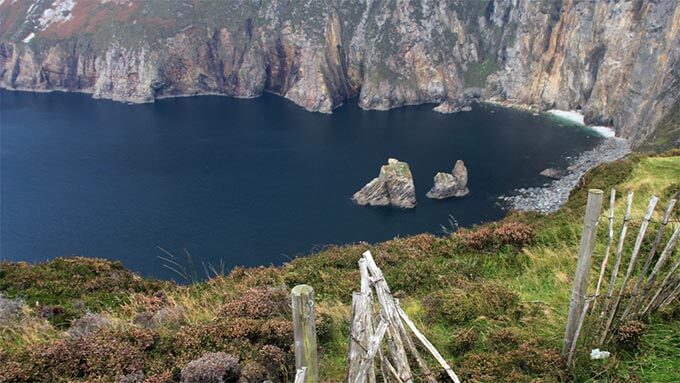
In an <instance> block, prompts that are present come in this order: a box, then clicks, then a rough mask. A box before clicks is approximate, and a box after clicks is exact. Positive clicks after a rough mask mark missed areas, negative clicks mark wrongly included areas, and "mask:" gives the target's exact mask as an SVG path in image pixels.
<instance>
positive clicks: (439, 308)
mask: <svg viewBox="0 0 680 383" xmlns="http://www.w3.org/2000/svg"><path fill="white" fill-rule="evenodd" d="M612 187H614V188H616V189H617V190H618V191H619V192H620V195H623V193H624V192H625V191H626V190H633V191H634V192H635V193H636V196H635V204H634V209H633V226H635V225H636V220H637V221H639V218H640V216H641V215H642V210H643V209H644V206H645V205H646V201H647V200H648V199H649V197H650V196H651V195H652V194H653V193H657V195H658V196H659V197H661V204H660V205H664V206H662V207H660V208H658V209H657V214H660V211H661V210H662V208H665V204H666V203H667V202H668V199H669V197H670V196H671V195H672V194H673V193H675V192H676V191H678V188H679V187H680V152H677V151H676V152H672V153H666V154H665V155H658V156H647V155H637V154H636V155H632V156H629V157H628V158H626V159H624V160H621V161H618V162H616V163H612V164H608V165H604V166H600V167H598V168H596V169H594V170H592V171H591V172H589V173H588V174H587V175H586V176H585V177H584V179H583V180H582V182H581V184H580V185H579V187H578V188H577V189H575V190H574V191H573V192H572V195H571V197H570V199H569V201H568V203H567V204H566V205H565V206H564V207H563V208H562V209H561V210H560V211H558V212H557V213H554V214H551V215H547V216H546V215H539V214H534V213H521V214H520V213H512V214H510V215H509V216H508V217H506V218H505V219H503V220H502V221H501V222H496V223H490V224H487V225H484V226H481V227H477V228H473V229H464V230H460V231H458V232H456V233H455V234H451V235H444V236H433V235H429V234H422V235H416V236H412V237H407V238H395V239H394V240H391V241H387V242H383V243H378V244H354V245H347V246H340V247H329V248H326V249H323V250H321V251H319V252H317V253H316V254H313V255H310V256H308V257H303V258H298V259H296V260H294V261H292V262H290V263H288V264H286V265H284V266H281V267H260V268H251V269H241V268H239V269H235V270H233V271H232V272H231V273H230V274H228V275H226V276H215V277H213V278H211V279H209V280H207V281H201V282H196V283H192V284H189V285H177V284H174V283H170V282H159V281H153V280H148V279H143V278H140V277H138V276H136V275H134V274H133V273H131V272H129V271H127V270H126V269H124V268H123V267H122V266H121V265H120V264H118V263H111V262H108V261H105V260H97V259H84V258H69V259H56V260H53V261H50V262H46V263H41V264H37V265H29V264H25V263H2V264H0V291H1V292H2V293H3V294H4V296H5V298H4V299H5V300H7V299H8V298H10V299H13V298H22V299H23V300H24V302H25V303H24V306H23V308H22V309H21V310H20V312H19V313H17V315H15V316H14V317H13V318H14V319H11V318H10V320H5V321H4V322H3V321H0V350H1V351H0V365H2V366H3V368H1V369H0V381H2V382H29V381H31V382H33V381H50V382H51V381H73V382H85V381H87V382H91V381H97V382H114V381H119V379H121V377H123V376H128V377H130V376H132V375H130V374H134V373H140V372H141V373H143V374H144V379H146V380H144V381H146V382H165V381H168V382H170V381H177V380H178V379H179V374H180V369H181V368H182V367H183V366H184V365H186V363H187V362H188V361H190V360H192V359H195V358H197V357H199V356H200V355H202V354H203V353H205V352H208V351H225V352H228V353H232V354H235V355H237V356H238V357H239V358H240V359H241V360H242V364H243V365H244V366H246V367H244V368H246V370H247V371H248V374H251V375H249V376H253V377H254V378H252V379H257V378H256V377H257V376H263V375H262V374H266V375H268V376H269V377H270V378H272V379H273V380H274V381H287V380H290V377H291V376H292V372H293V369H294V359H293V355H292V353H291V349H290V344H291V343H292V326H291V323H290V313H289V308H288V304H287V302H288V301H287V297H286V292H287V291H288V290H289V289H290V288H292V287H293V286H294V285H296V284H300V283H305V284H309V285H312V286H313V287H314V288H315V290H316V297H317V301H318V305H317V307H318V323H317V327H318V331H319V339H320V347H321V354H320V358H321V371H322V378H323V380H324V381H328V382H339V381H342V380H343V377H344V372H345V355H346V347H347V339H348V328H349V324H348V317H349V314H350V309H349V302H350V299H351V294H352V291H356V290H357V289H358V288H359V272H358V268H357V261H358V260H359V258H360V256H361V253H362V252H363V251H365V250H367V249H368V250H371V251H372V253H373V254H374V257H375V259H376V262H377V263H378V265H379V266H380V267H381V268H382V270H383V272H384V273H385V275H386V279H387V281H388V283H389V284H390V287H391V289H392V291H393V292H394V293H395V295H396V296H397V297H398V298H400V300H401V302H402V305H403V306H404V308H405V310H406V311H407V312H408V313H409V314H410V316H411V317H412V318H413V320H414V322H415V323H416V325H417V326H418V327H419V328H420V329H422V331H423V332H424V333H425V335H426V336H427V337H428V338H429V339H430V340H431V341H432V342H433V343H434V345H435V346H436V347H437V348H438V349H439V350H440V351H441V352H442V353H443V355H444V356H445V357H446V359H447V360H449V361H450V362H451V364H452V366H453V367H454V369H455V370H456V371H457V372H458V373H459V375H460V376H461V378H462V379H463V380H464V381H467V382H470V381H477V382H563V381H578V382H623V381H640V382H677V381H680V368H679V367H678V366H680V331H678V329H679V328H680V307H679V305H678V303H677V302H675V303H673V304H671V305H670V306H668V307H666V308H664V310H662V312H660V313H658V314H656V315H655V316H654V317H653V318H651V319H650V320H649V323H647V325H646V327H645V330H644V332H643V333H642V336H641V337H640V339H639V340H638V341H637V342H634V343H633V344H611V345H610V346H609V348H608V349H609V351H611V352H612V355H613V356H612V357H611V358H609V359H606V360H597V361H591V360H589V358H587V354H588V353H589V351H590V350H589V349H590V347H589V346H590V345H583V346H581V347H579V350H578V355H579V357H578V358H577V363H576V367H575V368H574V369H568V368H566V366H565V363H564V361H563V359H562V358H561V356H560V349H561V341H562V337H563V332H564V325H565V320H566V312H567V308H568V305H569V296H570V289H571V282H572V278H573V273H574V268H575V264H576V252H577V246H578V240H579V236H580V230H581V226H582V219H583V211H584V206H585V198H586V194H587V189H588V188H600V189H603V190H606V191H608V190H609V189H610V188H612ZM621 205H622V204H621V203H619V204H618V205H617V208H616V210H617V214H618V215H619V216H620V213H621V212H620V210H621V209H622V208H623V206H621ZM656 218H657V219H658V216H657V217H656ZM672 220H673V222H672V225H677V224H678V223H677V222H678V214H677V213H675V214H674V216H673V218H672ZM617 225H618V223H617ZM655 228H656V222H654V223H653V224H652V229H655ZM633 230H634V229H633ZM634 232H636V230H634ZM598 236H599V238H598V245H597V247H596V253H595V254H596V256H595V261H594V262H593V274H592V275H593V277H592V278H591V281H593V280H594V275H595V273H596V268H597V267H598V266H599V263H600V261H601V259H602V256H603V253H604V246H605V243H606V230H600V232H599V233H598ZM644 246H649V244H648V243H645V245H644ZM678 256H679V255H678V252H677V251H676V253H675V254H674V257H675V258H677V257H678ZM159 267H160V263H159ZM593 283H594V281H593ZM88 312H91V313H97V314H99V315H100V320H99V321H98V322H96V323H99V325H93V326H90V327H88V326H87V323H86V322H87V319H86V318H90V317H92V316H91V315H90V316H89V317H88V316H87V315H85V314H86V313H88ZM83 316H85V317H84V318H83ZM102 323H103V325H102ZM74 328H77V329H80V331H79V332H76V331H74ZM97 328H98V329H97ZM258 371H259V372H258ZM258 373H259V374H261V375H257V374H258ZM135 376H137V378H139V380H129V381H142V378H141V375H135ZM130 379H132V378H130Z"/></svg>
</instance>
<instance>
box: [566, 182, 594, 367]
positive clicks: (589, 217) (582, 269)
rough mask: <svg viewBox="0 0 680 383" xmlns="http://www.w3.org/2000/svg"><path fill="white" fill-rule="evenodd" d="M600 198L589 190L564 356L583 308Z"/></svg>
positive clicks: (569, 347) (572, 338) (569, 346)
mask: <svg viewBox="0 0 680 383" xmlns="http://www.w3.org/2000/svg"><path fill="white" fill-rule="evenodd" d="M602 196H603V192H602V190H598V189H591V190H589V191H588V202H587V204H586V214H585V218H584V220H583V232H582V233H581V242H580V243H579V250H578V261H577V264H576V273H575V274H574V287H573V288H572V291H571V303H570V304H569V316H568V317H567V328H566V330H565V333H564V347H563V348H562V353H563V354H564V355H566V354H567V353H568V352H569V350H571V345H572V343H574V342H576V339H575V338H574V335H575V333H576V328H577V327H578V324H579V319H580V317H581V313H582V312H583V308H584V306H585V300H586V294H587V293H588V277H589V274H590V267H591V266H592V263H593V249H594V246H595V234H596V233H597V223H598V220H599V219H600V212H601V211H602Z"/></svg>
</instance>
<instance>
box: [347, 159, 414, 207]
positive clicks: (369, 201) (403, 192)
mask: <svg viewBox="0 0 680 383" xmlns="http://www.w3.org/2000/svg"><path fill="white" fill-rule="evenodd" d="M352 200H353V201H354V202H356V203H357V204H359V205H362V206H364V205H370V206H387V205H392V206H396V207H399V208H402V209H410V208H413V207H415V206H416V188H415V186H414V185H413V175H412V174H411V169H410V168H409V166H408V164H407V163H406V162H402V161H399V160H397V159H395V158H390V159H388V160H387V165H383V166H382V167H381V168H380V174H379V175H378V177H377V178H374V179H373V180H371V182H369V183H367V184H366V186H364V187H363V188H361V190H359V191H358V192H356V193H354V196H353V197H352Z"/></svg>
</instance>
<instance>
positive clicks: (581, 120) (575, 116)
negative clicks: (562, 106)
mask: <svg viewBox="0 0 680 383" xmlns="http://www.w3.org/2000/svg"><path fill="white" fill-rule="evenodd" d="M547 113H548V114H551V115H553V116H555V117H557V118H559V119H562V120H567V121H570V122H573V123H575V124H576V125H581V126H583V127H585V128H587V129H590V130H593V131H595V133H597V134H598V135H600V136H602V137H605V138H613V137H616V132H615V131H614V129H612V128H611V127H609V126H594V125H586V123H585V116H584V115H583V113H581V112H579V111H578V110H558V109H550V110H548V111H547Z"/></svg>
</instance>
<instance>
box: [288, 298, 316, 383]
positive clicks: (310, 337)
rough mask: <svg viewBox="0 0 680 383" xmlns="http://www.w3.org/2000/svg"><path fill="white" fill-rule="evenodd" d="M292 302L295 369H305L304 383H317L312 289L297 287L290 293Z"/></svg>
mask: <svg viewBox="0 0 680 383" xmlns="http://www.w3.org/2000/svg"><path fill="white" fill-rule="evenodd" d="M291 300H292V302H293V332H294V335H295V368H297V369H298V370H299V369H302V368H303V367H306V370H305V374H304V382H305V383H318V382H319V364H318V359H317V355H316V317H315V315H314V289H313V288H312V287H311V286H308V285H297V286H295V287H294V288H293V291H291Z"/></svg>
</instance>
